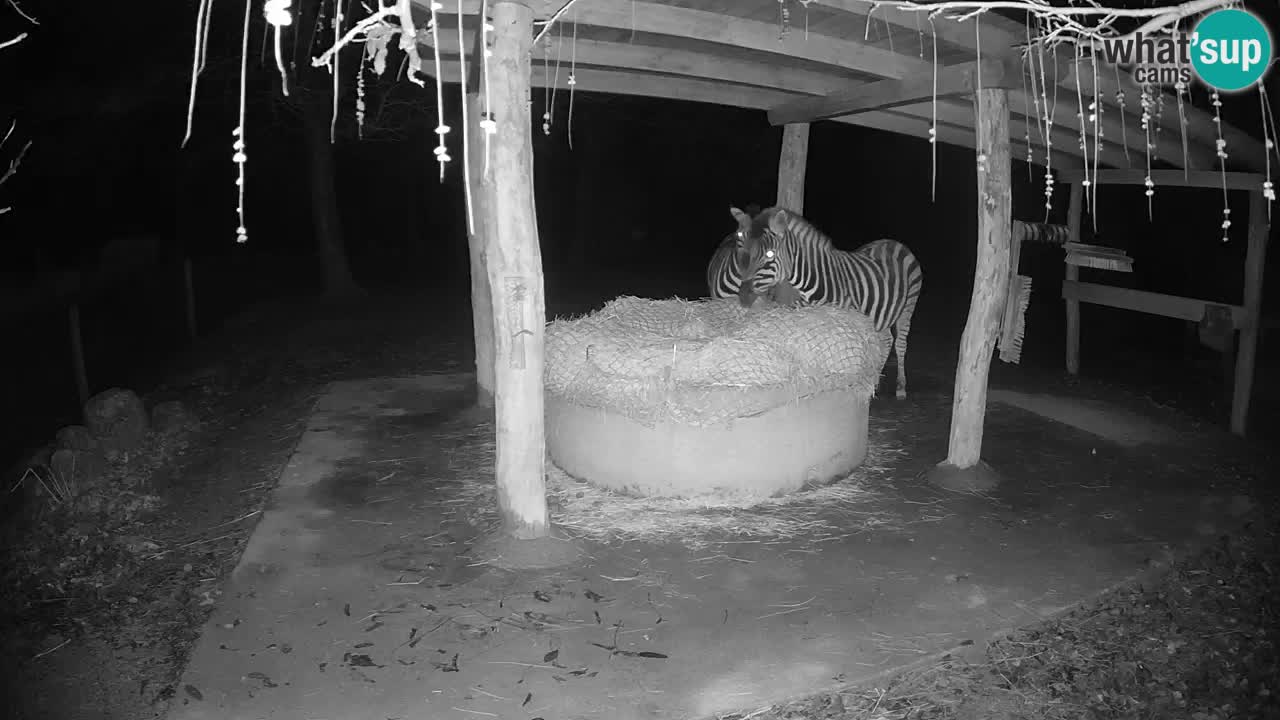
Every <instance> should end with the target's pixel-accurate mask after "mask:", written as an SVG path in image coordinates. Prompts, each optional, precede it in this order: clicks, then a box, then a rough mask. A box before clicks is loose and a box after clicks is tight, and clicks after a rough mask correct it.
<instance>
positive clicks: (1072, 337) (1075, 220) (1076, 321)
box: [1058, 172, 1084, 375]
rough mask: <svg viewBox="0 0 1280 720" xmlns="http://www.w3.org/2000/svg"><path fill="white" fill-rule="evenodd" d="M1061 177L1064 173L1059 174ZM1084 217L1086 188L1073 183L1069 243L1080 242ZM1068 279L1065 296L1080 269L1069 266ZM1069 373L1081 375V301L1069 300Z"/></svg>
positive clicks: (1064, 284)
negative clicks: (1081, 223) (1081, 224)
mask: <svg viewBox="0 0 1280 720" xmlns="http://www.w3.org/2000/svg"><path fill="white" fill-rule="evenodd" d="M1058 174H1059V175H1061V174H1062V173H1061V172H1059V173H1058ZM1083 217H1084V186H1083V185H1081V184H1080V183H1078V182H1073V183H1071V199H1070V201H1069V202H1068V205H1067V242H1073V243H1078V242H1080V222H1081V220H1082V218H1083ZM1066 267H1067V274H1066V279H1065V280H1064V281H1063V294H1062V296H1063V297H1064V298H1066V297H1067V295H1066V289H1065V288H1066V286H1067V284H1068V283H1075V282H1077V281H1079V279H1080V267H1079V266H1077V265H1067V266H1066ZM1067 373H1068V374H1071V375H1079V374H1080V301H1079V300H1076V299H1073V298H1067Z"/></svg>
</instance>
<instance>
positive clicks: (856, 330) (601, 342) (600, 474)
mask: <svg viewBox="0 0 1280 720" xmlns="http://www.w3.org/2000/svg"><path fill="white" fill-rule="evenodd" d="M888 350H889V336H888V333H887V332H876V330H875V329H874V327H873V325H872V323H871V320H870V319H869V318H867V317H866V316H865V315H863V314H861V313H859V312H857V311H854V310H849V309H845V308H837V307H830V306H818V307H807V308H794V309H792V308H783V307H778V306H776V305H766V306H764V307H756V308H743V307H741V305H740V304H739V303H738V302H737V300H736V299H729V300H715V301H700V302H688V301H684V300H678V299H673V300H646V299H642V298H633V297H623V298H619V299H617V300H614V301H612V302H610V303H609V304H607V305H606V306H605V307H604V308H603V309H601V310H599V311H598V312H596V313H593V314H590V315H587V316H584V317H581V318H576V319H572V320H557V321H555V322H553V323H551V324H550V325H549V326H548V328H547V333H546V428H547V436H546V437H547V449H548V452H549V454H550V456H551V460H552V461H553V462H554V463H555V464H556V465H557V466H559V467H560V468H561V469H562V470H564V471H565V472H566V473H568V474H569V475H571V476H573V477H576V478H578V479H581V480H585V481H587V482H591V483H595V484H597V485H600V486H603V487H607V488H609V489H612V490H616V491H620V492H624V493H628V494H634V495H642V496H666V497H691V496H698V495H721V496H729V497H748V498H750V497H758V498H763V497H771V496H777V495H782V494H786V493H789V492H792V491H795V490H797V489H799V488H801V487H802V486H805V485H806V484H811V483H822V482H825V481H828V480H832V479H834V478H838V477H841V476H843V475H845V474H847V473H848V472H849V471H851V470H852V469H853V468H855V467H857V466H858V464H859V463H861V462H862V460H863V458H864V457H865V456H866V451H867V411H868V405H869V403H870V399H871V397H872V395H873V394H874V392H875V387H876V384H877V380H878V379H879V376H880V370H881V368H882V367H883V365H884V362H885V358H886V357H887V355H888Z"/></svg>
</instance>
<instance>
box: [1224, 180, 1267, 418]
mask: <svg viewBox="0 0 1280 720" xmlns="http://www.w3.org/2000/svg"><path fill="white" fill-rule="evenodd" d="M1267 230H1268V228H1267V199H1266V198H1265V197H1263V196H1262V193H1252V194H1250V195H1249V249H1248V251H1247V252H1246V255H1245V261H1244V323H1243V324H1242V325H1241V326H1240V350H1239V353H1238V354H1237V355H1236V381H1235V390H1234V392H1233V395H1232V398H1231V432H1233V433H1235V434H1236V435H1244V433H1245V424H1246V422H1247V421H1248V419H1249V399H1250V396H1251V395H1252V394H1253V368H1254V362H1255V361H1256V359H1257V355H1258V332H1259V330H1260V328H1261V327H1262V322H1261V321H1262V278H1263V272H1264V270H1265V269H1266V267H1267Z"/></svg>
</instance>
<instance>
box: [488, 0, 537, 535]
mask: <svg viewBox="0 0 1280 720" xmlns="http://www.w3.org/2000/svg"><path fill="white" fill-rule="evenodd" d="M491 7H492V8H493V25H494V31H493V56H492V57H491V58H490V61H489V93H488V98H489V101H490V103H491V106H490V107H491V108H492V110H493V114H494V120H495V121H496V122H497V124H498V127H497V132H496V133H494V134H493V136H492V138H491V139H490V141H489V142H490V152H491V157H490V161H489V173H490V178H489V181H488V183H487V184H486V185H485V187H486V189H487V190H488V192H487V193H486V197H485V199H484V203H483V208H484V210H485V212H486V214H487V221H486V226H485V229H486V230H487V231H488V230H492V233H493V237H492V240H490V241H489V243H488V244H487V249H488V250H489V251H490V252H488V253H486V254H485V257H484V261H485V271H486V275H487V277H488V279H489V288H490V297H491V300H492V307H493V319H494V341H495V342H494V346H495V356H496V362H495V374H494V385H495V387H494V406H495V416H496V440H497V448H496V455H495V460H494V468H495V473H496V480H497V496H498V498H497V499H498V512H499V515H500V516H501V517H502V521H503V529H504V532H505V533H506V535H508V536H510V537H514V538H517V539H520V540H532V539H537V538H544V537H547V536H548V535H549V534H550V524H549V518H548V515H547V499H546V481H545V479H544V475H543V462H544V459H545V449H544V448H545V435H544V421H543V394H542V393H543V385H542V372H543V326H544V325H545V323H546V309H545V307H546V305H545V299H544V295H543V279H542V258H541V254H540V252H539V249H538V223H537V219H536V213H535V211H534V206H533V185H532V181H533V140H532V136H531V131H530V129H531V128H532V126H533V123H532V117H531V114H530V112H531V111H530V106H529V101H528V99H529V77H530V65H529V47H530V44H531V41H532V39H533V13H532V12H531V11H530V10H529V8H528V7H527V6H525V5H522V4H520V3H518V2H512V1H510V0H498V1H497V2H494V3H493V4H492V5H491ZM480 169H481V170H482V169H483V168H480Z"/></svg>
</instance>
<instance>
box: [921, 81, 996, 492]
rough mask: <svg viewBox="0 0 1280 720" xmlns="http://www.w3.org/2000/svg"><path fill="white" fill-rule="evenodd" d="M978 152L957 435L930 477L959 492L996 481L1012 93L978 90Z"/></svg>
mask: <svg viewBox="0 0 1280 720" xmlns="http://www.w3.org/2000/svg"><path fill="white" fill-rule="evenodd" d="M974 113H975V115H976V116H977V122H976V125H977V141H978V143H977V153H978V262H977V267H976V268H975V270H974V276H973V296H972V297H971V299H970V301H969V319H968V321H967V322H966V323H965V326H964V334H963V335H962V336H961V338H960V360H959V363H958V364H957V366H956V384H955V395H954V397H953V398H952V404H951V438H950V444H949V445H948V448H947V459H946V460H945V461H944V462H942V463H940V464H939V465H938V468H937V469H936V470H935V471H934V474H933V477H932V478H931V480H932V481H933V482H935V483H937V484H939V485H942V486H944V487H947V488H950V489H955V490H962V489H966V490H985V489H990V488H991V487H993V486H994V485H995V484H996V482H997V476H996V474H995V472H994V471H992V470H991V469H990V468H989V467H987V466H985V465H980V464H979V460H980V459H981V455H982V429H983V428H982V425H983V421H984V420H985V417H986V412H987V377H988V375H989V374H990V372H991V358H992V353H993V351H994V350H995V346H996V338H997V336H998V335H999V333H1000V320H1001V318H1002V317H1003V315H1004V304H1005V298H1006V296H1007V295H1008V290H1009V250H1010V245H1011V243H1012V232H1013V228H1012V221H1013V218H1012V216H1011V207H1012V200H1011V197H1010V184H1011V179H1012V175H1013V168H1012V164H1011V162H1012V158H1011V155H1010V151H1009V91H1008V90H1005V89H1003V88H1000V89H982V90H979V91H977V92H976V93H975V95H974Z"/></svg>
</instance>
